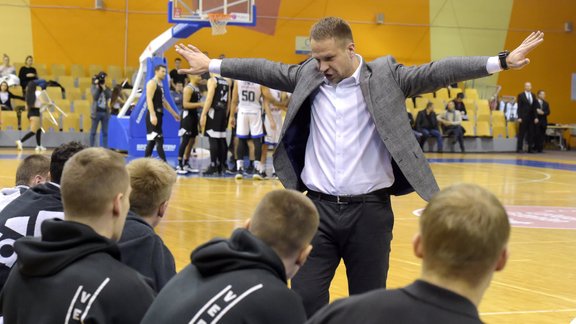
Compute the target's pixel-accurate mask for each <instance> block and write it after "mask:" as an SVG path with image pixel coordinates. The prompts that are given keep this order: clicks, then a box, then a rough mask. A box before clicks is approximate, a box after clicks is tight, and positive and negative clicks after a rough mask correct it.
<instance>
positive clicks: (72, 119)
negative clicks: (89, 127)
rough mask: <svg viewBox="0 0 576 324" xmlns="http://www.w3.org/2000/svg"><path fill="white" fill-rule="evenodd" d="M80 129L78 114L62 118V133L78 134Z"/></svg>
mask: <svg viewBox="0 0 576 324" xmlns="http://www.w3.org/2000/svg"><path fill="white" fill-rule="evenodd" d="M80 129H81V128H80V116H79V115H78V114H75V113H70V114H68V116H66V117H63V118H62V131H63V132H79V131H80Z"/></svg>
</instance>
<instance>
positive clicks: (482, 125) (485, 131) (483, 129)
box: [476, 121, 491, 137]
mask: <svg viewBox="0 0 576 324" xmlns="http://www.w3.org/2000/svg"><path fill="white" fill-rule="evenodd" d="M476 136H482V137H491V135H490V123H489V122H481V121H479V122H477V123H476Z"/></svg>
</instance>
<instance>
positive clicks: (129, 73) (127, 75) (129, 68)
mask: <svg viewBox="0 0 576 324" xmlns="http://www.w3.org/2000/svg"><path fill="white" fill-rule="evenodd" d="M137 70H138V68H137V67H133V66H126V68H124V77H125V78H127V79H128V80H130V83H132V75H133V74H134V73H135V72H136V71H137Z"/></svg>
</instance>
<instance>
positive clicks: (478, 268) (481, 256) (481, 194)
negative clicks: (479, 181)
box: [420, 184, 510, 283]
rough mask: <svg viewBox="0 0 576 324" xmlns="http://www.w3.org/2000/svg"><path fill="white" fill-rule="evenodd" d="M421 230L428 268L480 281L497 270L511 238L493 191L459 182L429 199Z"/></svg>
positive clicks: (504, 212) (455, 276)
mask: <svg viewBox="0 0 576 324" xmlns="http://www.w3.org/2000/svg"><path fill="white" fill-rule="evenodd" d="M420 233H421V237H422V246H423V251H424V270H425V271H430V272H434V273H436V274H438V275H439V276H442V277H443V278H455V279H464V280H467V281H469V282H471V283H477V282H479V281H480V280H482V279H483V278H484V277H485V275H486V274H488V273H490V271H492V270H494V266H495V264H496V262H497V260H498V258H499V257H500V255H501V253H502V251H503V250H504V248H505V246H506V244H507V242H508V239H509V237H510V223H509V221H508V216H507V214H506V210H505V209H504V207H503V206H502V204H501V203H500V201H498V199H497V198H496V197H495V196H494V195H493V194H491V193H490V192H488V191H487V190H485V189H483V188H481V187H480V186H477V185H472V184H459V185H454V186H451V187H449V188H446V189H444V190H442V191H441V192H440V193H438V194H437V195H436V196H434V197H433V198H432V199H431V200H430V203H429V204H428V206H427V207H426V209H424V212H423V214H422V217H421V218H420ZM475 280H478V281H475Z"/></svg>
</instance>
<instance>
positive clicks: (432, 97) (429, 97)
mask: <svg viewBox="0 0 576 324" xmlns="http://www.w3.org/2000/svg"><path fill="white" fill-rule="evenodd" d="M420 97H422V98H427V99H434V93H432V92H428V93H422V94H420Z"/></svg>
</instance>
